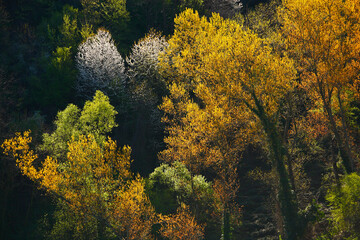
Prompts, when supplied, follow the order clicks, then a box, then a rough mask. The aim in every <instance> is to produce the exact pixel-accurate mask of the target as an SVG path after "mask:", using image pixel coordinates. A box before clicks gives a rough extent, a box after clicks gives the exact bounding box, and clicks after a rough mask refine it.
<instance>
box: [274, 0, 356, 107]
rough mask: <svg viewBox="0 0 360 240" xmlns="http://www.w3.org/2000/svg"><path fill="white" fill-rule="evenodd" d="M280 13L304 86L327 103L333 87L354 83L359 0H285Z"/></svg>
mask: <svg viewBox="0 0 360 240" xmlns="http://www.w3.org/2000/svg"><path fill="white" fill-rule="evenodd" d="M281 16H282V18H283V23H284V27H283V33H284V36H285V37H286V38H287V40H288V45H289V51H290V52H291V53H292V54H293V55H294V56H297V57H298V59H299V61H298V62H299V66H298V67H299V69H300V71H301V72H302V73H303V74H302V79H303V86H304V87H306V88H307V89H309V90H310V91H312V92H313V93H315V94H316V95H317V96H318V97H321V98H323V99H325V100H324V101H327V103H326V104H330V103H331V97H332V92H333V91H334V90H340V91H341V90H343V89H344V88H349V87H350V88H351V87H352V86H354V81H356V80H357V79H358V75H359V74H358V73H359V69H360V2H359V0H344V1H343V0H310V1H304V0H285V1H284V9H283V10H282V11H281ZM355 91H356V90H355Z"/></svg>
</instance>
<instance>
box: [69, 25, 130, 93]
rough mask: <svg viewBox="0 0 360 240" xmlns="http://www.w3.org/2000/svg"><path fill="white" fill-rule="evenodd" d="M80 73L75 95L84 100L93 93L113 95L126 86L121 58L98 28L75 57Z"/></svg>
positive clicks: (81, 46)
mask: <svg viewBox="0 0 360 240" xmlns="http://www.w3.org/2000/svg"><path fill="white" fill-rule="evenodd" d="M76 65H77V68H78V71H79V75H78V81H77V85H76V90H77V93H78V95H79V96H80V97H84V98H85V99H89V98H91V97H92V96H93V95H94V93H95V91H96V90H101V91H103V92H105V93H106V94H108V95H116V94H117V93H119V92H121V91H122V90H123V88H124V85H125V79H126V77H125V76H126V75H125V73H124V72H125V65H124V59H123V58H122V57H121V55H120V53H119V52H118V50H117V49H116V46H115V44H114V41H113V40H112V38H111V35H110V33H109V32H108V31H107V30H105V29H99V30H98V32H97V34H96V35H94V36H92V37H89V38H88V39H87V40H86V41H85V42H83V43H82V44H80V46H79V48H78V53H77V55H76Z"/></svg>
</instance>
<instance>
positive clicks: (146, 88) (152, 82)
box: [126, 31, 168, 106]
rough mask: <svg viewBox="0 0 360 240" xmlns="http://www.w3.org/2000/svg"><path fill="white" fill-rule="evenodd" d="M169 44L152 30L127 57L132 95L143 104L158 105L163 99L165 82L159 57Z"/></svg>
mask: <svg viewBox="0 0 360 240" xmlns="http://www.w3.org/2000/svg"><path fill="white" fill-rule="evenodd" d="M167 46H168V43H167V42H166V40H165V38H164V37H163V36H161V35H160V34H158V33H156V32H155V31H150V33H148V34H147V35H146V36H145V37H144V38H143V39H140V40H139V41H138V42H137V43H136V44H135V45H134V46H133V47H132V49H131V53H130V55H129V56H128V57H127V58H126V63H127V64H128V70H127V76H128V78H129V80H130V88H131V91H132V95H133V97H134V98H135V100H137V101H140V103H141V104H145V105H153V106H156V105H158V100H161V97H162V95H163V94H162V93H161V91H162V90H163V89H165V84H164V82H163V81H162V80H161V77H160V74H159V72H158V63H159V61H158V58H159V54H160V53H161V52H163V51H164V50H165V49H166V47H167Z"/></svg>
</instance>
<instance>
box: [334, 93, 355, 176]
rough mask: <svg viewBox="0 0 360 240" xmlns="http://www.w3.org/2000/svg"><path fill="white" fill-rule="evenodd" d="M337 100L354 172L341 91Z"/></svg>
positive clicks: (346, 145) (352, 167) (346, 148)
mask: <svg viewBox="0 0 360 240" xmlns="http://www.w3.org/2000/svg"><path fill="white" fill-rule="evenodd" d="M337 98H338V101H339V106H340V117H341V123H342V126H343V128H344V138H345V142H344V148H345V151H346V152H347V154H348V156H349V159H350V162H349V164H350V167H351V169H352V171H354V158H353V156H352V154H351V148H350V140H349V133H348V130H349V126H348V124H347V120H346V114H345V110H344V107H343V103H342V99H341V93H340V90H338V92H337Z"/></svg>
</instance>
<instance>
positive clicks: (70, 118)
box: [40, 91, 117, 161]
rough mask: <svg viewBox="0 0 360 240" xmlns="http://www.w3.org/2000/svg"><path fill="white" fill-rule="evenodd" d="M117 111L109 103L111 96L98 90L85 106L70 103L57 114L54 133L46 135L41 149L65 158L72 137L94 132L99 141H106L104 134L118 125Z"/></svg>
mask: <svg viewBox="0 0 360 240" xmlns="http://www.w3.org/2000/svg"><path fill="white" fill-rule="evenodd" d="M116 114H117V112H116V111H115V110H114V107H113V106H112V105H111V104H110V102H109V98H108V97H107V96H105V95H104V94H103V93H102V92H100V91H97V92H96V94H95V96H94V98H93V100H92V101H87V102H86V103H85V105H84V107H83V109H79V108H78V107H77V106H75V105H73V104H70V105H68V106H67V107H66V109H65V110H63V111H60V112H59V113H58V114H57V118H56V120H55V121H54V124H55V126H56V129H55V131H54V132H53V133H51V134H48V133H45V134H44V135H43V141H44V143H43V144H42V145H41V146H40V149H42V150H45V151H46V152H48V153H49V154H50V155H51V156H53V157H55V158H57V159H58V160H60V161H62V160H63V159H65V158H66V153H67V152H68V144H67V142H69V141H70V140H71V139H72V138H76V139H77V138H78V137H79V136H80V135H84V134H92V135H93V136H94V138H95V139H96V141H97V142H98V143H99V144H102V142H103V141H105V135H106V134H107V133H109V132H111V130H112V129H113V128H114V127H116V126H117V124H116V123H115V115H116Z"/></svg>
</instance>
